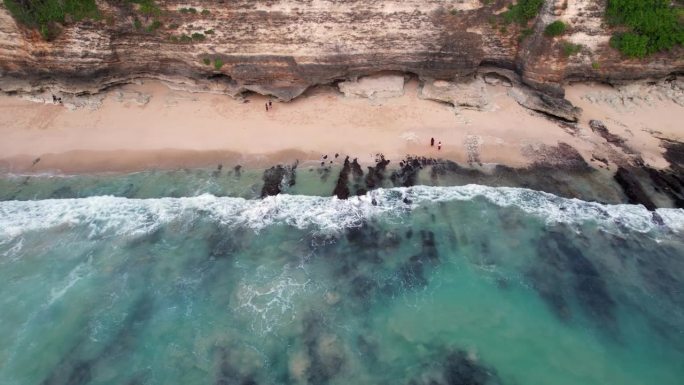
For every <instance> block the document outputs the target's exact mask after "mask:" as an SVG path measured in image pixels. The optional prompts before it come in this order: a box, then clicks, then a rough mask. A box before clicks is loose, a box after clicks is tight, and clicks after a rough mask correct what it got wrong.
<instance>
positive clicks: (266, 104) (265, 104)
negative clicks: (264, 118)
mask: <svg viewBox="0 0 684 385" xmlns="http://www.w3.org/2000/svg"><path fill="white" fill-rule="evenodd" d="M264 106H266V112H268V103H264Z"/></svg>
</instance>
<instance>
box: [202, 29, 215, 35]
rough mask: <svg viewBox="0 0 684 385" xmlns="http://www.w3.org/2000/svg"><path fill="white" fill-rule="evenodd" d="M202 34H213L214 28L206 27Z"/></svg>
mask: <svg viewBox="0 0 684 385" xmlns="http://www.w3.org/2000/svg"><path fill="white" fill-rule="evenodd" d="M204 34H205V35H213V34H214V30H213V29H208V30H206V31H204Z"/></svg>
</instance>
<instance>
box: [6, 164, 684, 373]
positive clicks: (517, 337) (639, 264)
mask: <svg viewBox="0 0 684 385" xmlns="http://www.w3.org/2000/svg"><path fill="white" fill-rule="evenodd" d="M307 172H308V171H307ZM312 172H313V173H315V172H316V171H312ZM138 177H139V176H135V175H129V176H126V177H125V178H129V179H130V178H138ZM167 177H168V175H167ZM97 178H99V179H97V180H92V179H91V180H90V181H88V182H87V183H86V182H83V183H84V184H83V185H82V186H81V187H79V188H78V189H77V188H73V187H72V192H73V191H76V193H77V194H81V192H82V191H86V190H87V191H89V193H87V194H85V193H84V194H82V196H84V197H82V198H73V199H46V198H48V196H50V195H48V194H47V193H46V191H54V190H55V189H59V188H60V187H61V186H60V187H56V185H55V183H56V184H57V185H59V183H62V182H59V183H57V182H55V179H49V178H48V179H45V180H44V181H42V182H40V183H42V184H40V186H38V185H35V186H33V187H32V188H34V191H33V192H34V195H33V196H30V197H29V195H30V194H29V193H28V192H27V191H28V190H22V191H23V192H22V194H25V195H24V196H23V198H22V199H27V200H23V201H17V200H11V201H4V202H0V341H2V343H1V344H0V383H2V384H7V385H15V384H17V385H18V384H21V385H26V384H72V385H73V384H207V383H216V384H307V383H308V384H326V383H330V384H397V383H399V384H466V383H467V384H587V385H591V384H607V383H610V384H624V385H629V384H680V383H681V379H682V378H684V366H683V365H682V362H684V292H683V291H682V288H684V282H683V281H684V241H683V239H684V237H683V236H682V234H683V233H684V211H683V210H675V209H659V210H658V211H657V212H656V214H653V213H651V212H648V211H647V210H645V209H644V208H643V207H640V206H631V205H602V204H598V203H589V202H585V201H581V200H576V199H575V200H570V199H564V198H559V197H556V196H554V195H551V194H546V193H542V192H538V191H534V190H527V189H520V188H505V187H485V186H481V185H466V186H458V187H428V186H416V187H411V188H391V189H380V190H375V191H372V192H370V193H369V194H367V195H365V196H361V197H354V198H352V199H350V200H347V201H340V200H337V199H336V198H331V197H326V196H318V195H323V194H324V192H327V193H326V194H329V192H330V191H331V189H332V187H331V186H333V185H334V179H335V178H334V175H333V176H331V178H330V181H326V182H319V183H318V184H316V183H314V182H313V180H314V179H318V177H317V178H311V182H307V179H306V178H300V179H299V181H298V183H297V184H296V185H295V186H294V187H293V188H292V189H291V190H289V191H288V192H289V194H287V195H280V196H276V197H268V198H264V199H257V198H255V196H257V195H258V193H259V190H260V188H261V185H260V184H259V181H260V175H259V174H258V173H251V174H250V171H245V172H243V173H242V177H241V179H240V181H239V182H222V183H223V185H222V187H220V188H219V187H217V189H218V190H217V191H218V192H219V194H217V195H227V196H222V197H217V196H215V195H210V194H208V193H211V192H212V191H206V188H205V187H206V186H205V187H202V186H200V187H198V185H197V184H196V183H192V184H191V183H187V180H186V179H183V183H179V184H173V183H169V182H168V180H166V179H164V180H163V182H164V183H161V182H160V181H155V180H154V179H150V178H148V179H145V180H141V181H139V182H136V183H137V184H136V185H137V186H138V188H137V189H136V191H137V192H136V193H135V194H131V196H129V197H126V194H119V193H117V192H116V191H121V189H123V188H125V186H126V183H131V182H130V181H128V180H126V181H125V182H122V180H124V179H125V178H124V179H122V177H121V176H116V177H112V178H114V179H108V178H107V177H104V176H100V177H97ZM117 178H118V179H117ZM165 178H166V177H165ZM208 179H211V178H208ZM50 180H52V182H50ZM83 180H85V179H83ZM71 183H73V181H72V182H71ZM142 191H147V192H144V193H143V192H142ZM169 191H173V193H169ZM195 192H197V194H195ZM214 192H216V191H214ZM317 192H318V193H317ZM4 193H5V194H7V195H5V197H7V196H8V195H9V193H7V191H6V190H5V191H4ZM15 193H16V192H15ZM50 194H51V193H50ZM198 194H199V195H198ZM110 195H118V197H115V196H110ZM79 196H80V195H79Z"/></svg>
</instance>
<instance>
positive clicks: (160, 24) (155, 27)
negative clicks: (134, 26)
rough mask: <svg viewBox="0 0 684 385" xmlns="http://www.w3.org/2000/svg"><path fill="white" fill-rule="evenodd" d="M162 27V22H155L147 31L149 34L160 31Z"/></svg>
mask: <svg viewBox="0 0 684 385" xmlns="http://www.w3.org/2000/svg"><path fill="white" fill-rule="evenodd" d="M161 26H162V23H161V21H159V20H155V21H153V22H152V24H150V25H148V26H147V28H146V30H147V32H154V31H156V30H158V29H159V28H161Z"/></svg>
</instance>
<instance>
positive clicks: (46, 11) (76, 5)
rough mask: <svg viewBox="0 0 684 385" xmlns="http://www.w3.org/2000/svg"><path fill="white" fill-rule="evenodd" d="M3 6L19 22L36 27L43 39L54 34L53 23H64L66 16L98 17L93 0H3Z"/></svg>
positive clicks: (74, 19) (74, 17)
mask: <svg viewBox="0 0 684 385" xmlns="http://www.w3.org/2000/svg"><path fill="white" fill-rule="evenodd" d="M3 2H4V4H5V7H7V10H9V12H10V13H11V14H12V16H13V17H14V18H15V19H16V20H17V21H18V22H20V23H22V24H24V25H26V26H28V27H32V28H38V30H39V31H40V33H41V35H43V38H44V39H51V38H53V37H55V35H56V32H57V30H56V28H55V23H64V21H65V18H66V16H69V17H70V18H71V19H72V20H73V21H78V20H82V19H85V18H89V17H90V18H98V17H99V15H100V13H99V12H98V10H97V4H95V0H42V1H21V0H3Z"/></svg>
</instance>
